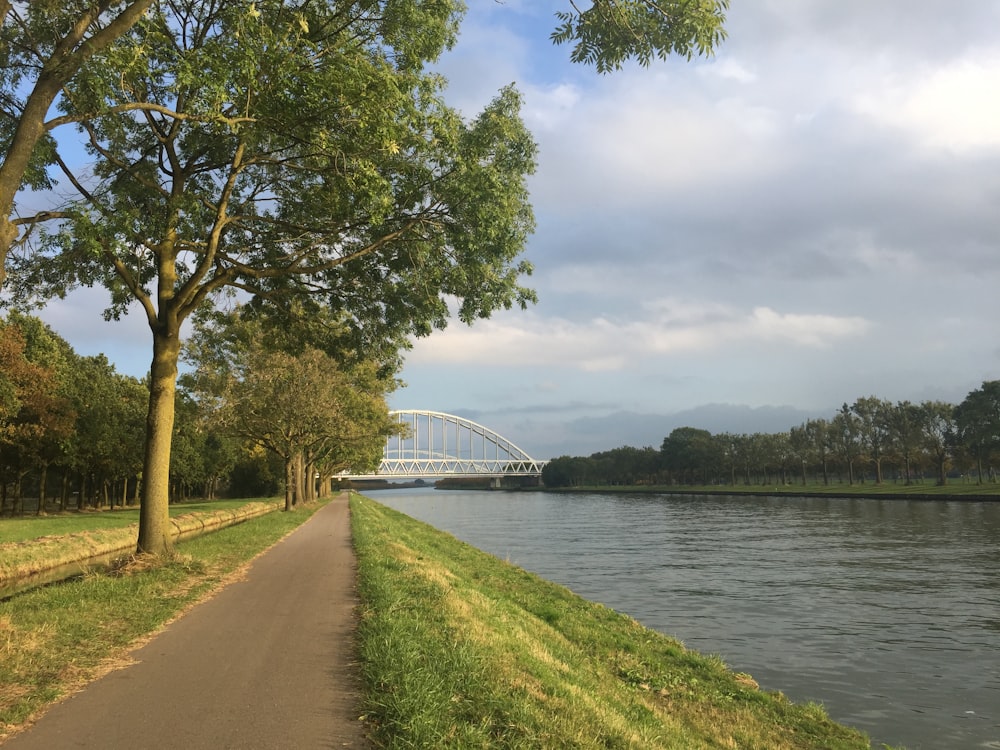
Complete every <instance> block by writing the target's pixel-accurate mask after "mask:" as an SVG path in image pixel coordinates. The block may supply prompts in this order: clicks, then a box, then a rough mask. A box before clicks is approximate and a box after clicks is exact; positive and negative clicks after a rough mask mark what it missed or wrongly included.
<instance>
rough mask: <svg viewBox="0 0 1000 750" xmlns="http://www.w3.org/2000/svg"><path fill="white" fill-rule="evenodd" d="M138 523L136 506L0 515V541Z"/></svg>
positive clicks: (221, 505) (217, 506) (188, 508)
mask: <svg viewBox="0 0 1000 750" xmlns="http://www.w3.org/2000/svg"><path fill="white" fill-rule="evenodd" d="M263 500H264V499H263V498H257V499H256V501H263ZM249 502H255V500H246V499H244V500H213V501H212V502H203V503H177V504H173V505H171V506H170V515H171V517H173V516H179V515H182V514H184V513H194V512H203V511H213V510H226V509H230V508H241V507H243V506H244V505H246V504H247V503H249ZM138 522H139V509H138V507H136V508H127V509H124V510H101V511H92V510H83V511H68V512H66V513H58V514H55V515H43V516H17V517H8V518H0V544H3V543H5V542H24V541H28V540H30V539H37V538H38V537H42V536H62V535H63V534H74V533H77V532H80V531H97V530H99V529H120V528H123V527H125V526H128V525H129V524H133V523H138Z"/></svg>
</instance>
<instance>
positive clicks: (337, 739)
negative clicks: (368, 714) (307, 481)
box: [3, 495, 365, 750]
mask: <svg viewBox="0 0 1000 750" xmlns="http://www.w3.org/2000/svg"><path fill="white" fill-rule="evenodd" d="M344 498H346V495H345V496H344ZM344 498H339V499H337V500H335V501H333V502H331V503H330V504H329V505H327V506H326V507H324V508H323V509H321V510H319V511H318V512H317V513H316V514H315V515H314V516H313V517H312V518H311V519H310V520H309V521H307V522H306V523H305V524H303V525H302V526H300V527H299V528H298V529H297V530H296V531H295V532H293V533H292V534H290V535H289V536H288V537H286V538H285V539H284V540H283V541H281V542H280V543H279V544H277V545H276V546H275V547H273V548H272V549H270V550H269V551H268V552H266V553H265V554H263V555H261V556H260V557H259V558H257V560H256V561H255V562H254V563H253V565H252V566H251V567H250V570H249V571H248V573H247V576H246V578H245V579H243V580H240V581H238V582H235V583H233V584H231V585H229V586H227V587H226V588H224V589H223V590H222V591H221V592H219V593H218V594H217V595H216V596H214V597H213V598H211V599H209V600H208V601H206V602H204V603H202V604H200V605H198V606H197V607H195V608H194V609H192V610H191V611H190V612H189V613H188V614H186V615H185V616H184V617H182V618H180V619H179V620H177V621H176V622H174V623H172V624H171V625H170V626H168V627H167V628H166V629H165V630H164V631H163V632H162V633H161V634H159V635H157V636H156V637H155V638H154V639H153V640H152V641H150V642H149V643H148V644H146V645H145V646H143V647H141V648H140V649H138V650H136V651H134V652H133V653H132V657H133V658H134V659H135V661H136V662H137V663H135V664H133V665H132V666H129V667H127V668H125V669H121V670H118V671H115V672H112V673H110V674H108V675H106V676H104V677H102V678H101V679H99V680H97V681H96V682H94V683H92V684H91V685H89V686H88V687H87V688H85V689H84V690H83V691H81V692H80V693H77V694H76V695H74V696H72V697H70V698H69V699H67V700H65V701H63V702H62V703H59V704H57V705H56V706H54V707H53V708H52V709H50V710H49V711H48V712H47V713H46V714H45V715H43V716H42V717H41V719H39V721H38V723H37V724H35V725H34V726H33V727H31V728H30V729H28V730H27V731H25V732H22V733H21V734H17V735H15V736H14V737H12V738H10V739H9V740H7V742H5V743H3V750H64V749H67V750H68V749H69V748H94V749H95V750H96V749H97V748H100V750H117V749H118V748H122V749H123V750H124V749H126V748H127V749H128V750H174V749H178V750H180V749H183V750H265V749H267V750H312V749H313V748H342V747H351V748H362V747H364V746H365V744H364V739H363V737H364V732H363V725H362V724H361V722H360V721H359V720H358V709H357V700H358V686H357V679H358V678H357V669H356V664H355V663H354V652H353V637H354V627H355V620H354V616H355V613H354V608H355V606H356V604H357V600H356V592H355V586H354V582H355V561H354V551H353V548H352V546H351V536H350V523H349V515H348V508H347V502H346V500H345V499H344Z"/></svg>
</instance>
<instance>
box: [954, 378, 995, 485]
mask: <svg viewBox="0 0 1000 750" xmlns="http://www.w3.org/2000/svg"><path fill="white" fill-rule="evenodd" d="M955 425H956V427H957V428H958V439H959V442H960V443H961V444H962V445H964V446H965V447H966V448H968V449H969V451H970V452H971V453H972V455H973V456H974V457H975V459H976V475H977V480H976V481H977V482H978V483H979V484H982V483H983V464H984V463H985V462H986V461H988V460H989V458H990V456H991V455H992V454H993V452H994V451H995V450H996V449H997V448H1000V380H988V381H984V382H983V385H982V386H981V387H980V388H977V389H976V390H974V391H971V392H970V393H969V394H968V395H967V396H966V397H965V400H963V401H962V403H960V404H959V405H958V406H957V407H955Z"/></svg>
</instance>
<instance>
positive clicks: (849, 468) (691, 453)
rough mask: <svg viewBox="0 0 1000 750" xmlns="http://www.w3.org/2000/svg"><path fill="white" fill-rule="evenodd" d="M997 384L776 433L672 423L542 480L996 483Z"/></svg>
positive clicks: (999, 448) (572, 461)
mask: <svg viewBox="0 0 1000 750" xmlns="http://www.w3.org/2000/svg"><path fill="white" fill-rule="evenodd" d="M998 455H1000V381H987V382H984V383H983V384H982V387H981V388H978V389H976V390H974V391H972V392H970V393H969V394H968V395H967V396H966V398H965V400H964V401H962V403H960V404H958V405H953V404H949V403H946V402H942V401H924V402H922V403H918V404H914V403H911V402H909V401H899V402H896V403H892V402H890V401H887V400H885V399H880V398H877V397H875V396H867V397H864V398H859V399H857V400H856V401H855V402H854V403H853V404H850V405H848V404H847V403H844V405H843V406H841V408H840V409H839V410H838V411H837V412H836V413H835V414H834V415H833V416H832V417H831V418H829V419H810V420H807V421H806V422H804V423H803V424H801V425H799V426H797V427H793V428H791V429H790V430H789V431H788V432H781V433H773V434H771V433H753V434H734V433H729V432H724V433H720V434H712V433H711V432H709V431H708V430H703V429H698V428H695V427H679V428H677V429H676V430H674V431H673V432H671V433H670V435H668V436H667V437H666V438H664V440H663V443H662V445H661V446H660V448H659V450H657V449H655V448H652V447H645V448H633V447H630V446H624V447H621V448H614V449H613V450H609V451H603V452H600V453H594V454H593V455H591V456H588V457H580V456H561V457H559V458H556V459H553V460H551V461H550V462H549V463H548V464H547V465H546V466H545V468H544V469H543V471H542V481H543V482H544V483H545V485H546V486H548V487H575V486H583V485H630V484H635V485H650V484H657V485H661V484H662V485H733V486H735V485H747V486H753V485H758V486H762V487H766V486H777V485H787V484H795V483H800V484H803V485H806V484H809V483H821V484H824V485H829V484H831V483H836V482H839V483H846V484H850V485H853V484H855V483H860V482H873V483H875V484H882V483H884V482H887V481H891V482H896V483H901V484H907V485H909V484H913V483H917V482H927V481H931V482H934V483H936V484H939V485H944V484H946V483H947V482H948V480H949V477H954V476H956V475H961V476H965V477H967V478H970V479H972V480H974V481H976V482H978V483H983V482H987V481H989V482H993V481H996V474H995V472H994V469H993V465H992V462H993V461H994V460H995V459H996V458H997V457H998Z"/></svg>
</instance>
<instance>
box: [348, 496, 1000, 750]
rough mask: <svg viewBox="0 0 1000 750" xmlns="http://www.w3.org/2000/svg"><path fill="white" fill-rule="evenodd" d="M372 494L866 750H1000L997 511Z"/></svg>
mask: <svg viewBox="0 0 1000 750" xmlns="http://www.w3.org/2000/svg"><path fill="white" fill-rule="evenodd" d="M366 494H368V495H370V496H371V497H372V498H373V499H375V500H376V501H378V502H380V503H383V504H385V505H387V506H389V507H392V508H395V509H397V510H400V511H402V512H404V513H406V514H407V515H409V516H411V517H413V518H417V519H419V520H422V521H425V522H427V523H429V524H431V525H433V526H435V527H436V528H439V529H441V530H443V531H447V532H449V533H451V534H453V535H454V536H456V537H458V538H459V539H461V540H463V541H465V542H468V543H469V544H472V545H473V546H475V547H478V548H479V549H482V550H484V551H486V552H490V553H492V554H494V555H496V556H497V557H500V558H502V559H504V560H508V561H510V562H512V563H514V564H516V565H518V566H520V567H522V568H525V569H527V570H530V571H532V572H535V573H537V574H539V575H540V576H542V577H543V578H546V579H548V580H550V581H554V582H557V583H560V584H562V585H564V586H567V587H568V588H570V589H572V590H573V591H574V592H576V593H577V594H579V595H581V596H583V597H585V598H587V599H590V600H593V601H597V602H601V603H603V604H605V605H607V606H609V607H612V608H613V609H615V610H618V611H620V612H625V613H627V614H629V615H631V616H632V617H634V618H635V619H637V620H639V621H640V622H642V623H643V624H644V625H646V626H648V627H650V628H654V629H655V630H658V631H660V632H663V633H666V634H668V635H672V636H674V637H676V638H678V639H680V640H681V641H683V642H684V643H685V644H686V645H687V646H689V647H690V648H693V649H696V650H698V651H701V652H703V653H712V654H718V655H719V656H721V657H722V658H723V660H724V661H725V662H726V663H727V664H728V665H729V666H730V667H731V668H732V669H734V670H737V671H742V672H749V673H750V674H752V675H753V676H754V677H755V678H756V679H757V681H758V682H759V683H760V684H761V686H762V687H763V688H765V689H768V690H780V691H782V692H783V693H785V694H786V695H787V696H788V697H789V698H791V699H792V700H794V701H796V702H803V701H815V702H817V703H821V704H823V705H824V706H825V707H826V709H827V711H828V713H829V714H830V715H831V717H833V718H834V719H835V720H837V721H839V722H841V723H845V724H849V725H852V726H855V727H858V728H859V729H862V730H863V731H865V732H867V733H868V734H869V736H870V737H871V738H872V740H873V744H874V746H875V747H881V744H880V743H888V744H891V745H902V746H904V747H906V748H908V750H953V749H954V750H962V749H964V748H989V749H992V750H1000V503H982V502H965V501H957V502H944V501H910V500H878V499H860V498H859V499H836V498H802V497H788V496H775V497H750V496H725V497H723V496H680V495H642V494H633V495H622V494H590V493H579V494H555V493H541V492H522V493H518V492H512V493H507V492H456V491H439V490H433V489H422V490H385V491H376V492H369V493H366Z"/></svg>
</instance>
